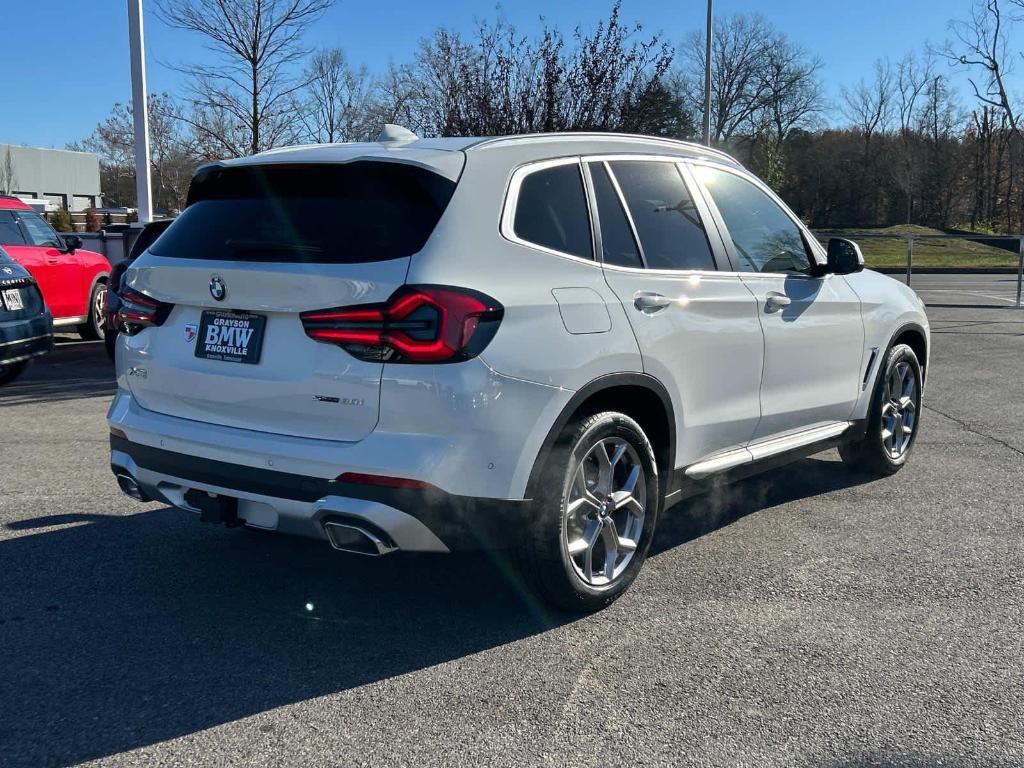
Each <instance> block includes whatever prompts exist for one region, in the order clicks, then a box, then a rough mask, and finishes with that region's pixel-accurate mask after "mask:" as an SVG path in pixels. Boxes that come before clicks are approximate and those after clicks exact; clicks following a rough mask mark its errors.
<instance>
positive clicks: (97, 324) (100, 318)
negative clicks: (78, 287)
mask: <svg viewBox="0 0 1024 768" xmlns="http://www.w3.org/2000/svg"><path fill="white" fill-rule="evenodd" d="M92 324H93V327H94V328H95V329H96V330H97V332H99V333H101V334H102V332H103V328H104V326H106V324H107V289H106V288H104V287H102V286H100V287H99V288H98V289H97V290H96V292H95V293H94V294H93V298H92Z"/></svg>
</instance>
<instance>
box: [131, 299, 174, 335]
mask: <svg viewBox="0 0 1024 768" xmlns="http://www.w3.org/2000/svg"><path fill="white" fill-rule="evenodd" d="M118 296H119V297H120V299H121V306H120V308H119V309H118V310H117V324H118V328H119V330H120V331H121V333H125V334H127V335H128V336H132V335H134V334H136V333H138V332H139V331H141V330H142V329H143V328H149V327H150V326H153V325H163V322H164V320H166V319H167V316H168V315H169V314H171V310H172V309H173V308H174V305H173V304H168V303H166V302H163V301H157V300H156V299H154V298H152V297H150V296H147V295H146V294H144V293H139V292H138V291H135V290H132V289H131V288H122V289H121V290H120V291H119V292H118Z"/></svg>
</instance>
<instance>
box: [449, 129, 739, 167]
mask: <svg viewBox="0 0 1024 768" xmlns="http://www.w3.org/2000/svg"><path fill="white" fill-rule="evenodd" d="M545 138H546V139H552V140H555V139H559V138H563V139H564V138H580V139H596V140H600V139H626V140H629V141H637V142H640V141H642V142H645V143H648V144H666V145H669V146H673V147H682V148H685V149H688V150H689V151H691V152H694V153H699V154H702V155H707V156H710V157H714V158H717V159H719V160H724V161H725V162H727V163H729V164H730V165H736V166H741V163H740V161H739V160H737V159H736V158H735V157H733V156H732V155H730V154H728V153H727V152H723V151H722V150H720V149H714V148H713V147H707V146H704V145H703V144H697V143H696V142H693V141H682V140H681V139H670V138H667V137H665V136H644V135H643V134H638V133H614V132H610V131H609V132H602V131H556V132H551V133H522V134H517V135H512V136H495V137H493V138H486V139H482V140H481V141H479V142H477V143H476V144H473V145H472V147H467V149H474V150H475V149H480V148H483V147H491V146H495V145H497V144H503V143H506V142H513V141H519V140H521V139H545Z"/></svg>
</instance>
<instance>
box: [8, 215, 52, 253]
mask: <svg viewBox="0 0 1024 768" xmlns="http://www.w3.org/2000/svg"><path fill="white" fill-rule="evenodd" d="M18 218H19V219H21V223H22V225H23V226H24V227H25V230H26V231H27V232H28V239H29V245H39V246H47V247H52V248H60V246H61V242H60V238H58V237H57V233H56V232H54V231H53V229H52V228H51V227H50V225H49V224H47V223H46V222H45V221H43V220H42V219H41V218H39V214H37V213H28V212H27V211H26V212H24V213H21V214H19V216H18Z"/></svg>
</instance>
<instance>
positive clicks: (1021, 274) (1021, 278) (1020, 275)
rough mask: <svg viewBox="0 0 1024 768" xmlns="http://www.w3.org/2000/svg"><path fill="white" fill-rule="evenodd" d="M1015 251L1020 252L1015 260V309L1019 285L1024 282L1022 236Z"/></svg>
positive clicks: (1023, 240)
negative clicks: (1018, 257)
mask: <svg viewBox="0 0 1024 768" xmlns="http://www.w3.org/2000/svg"><path fill="white" fill-rule="evenodd" d="M1017 252H1018V253H1019V254H1020V260H1019V261H1018V262H1017V309H1020V285H1021V283H1022V282H1024V237H1022V238H1020V239H1019V240H1017Z"/></svg>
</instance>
